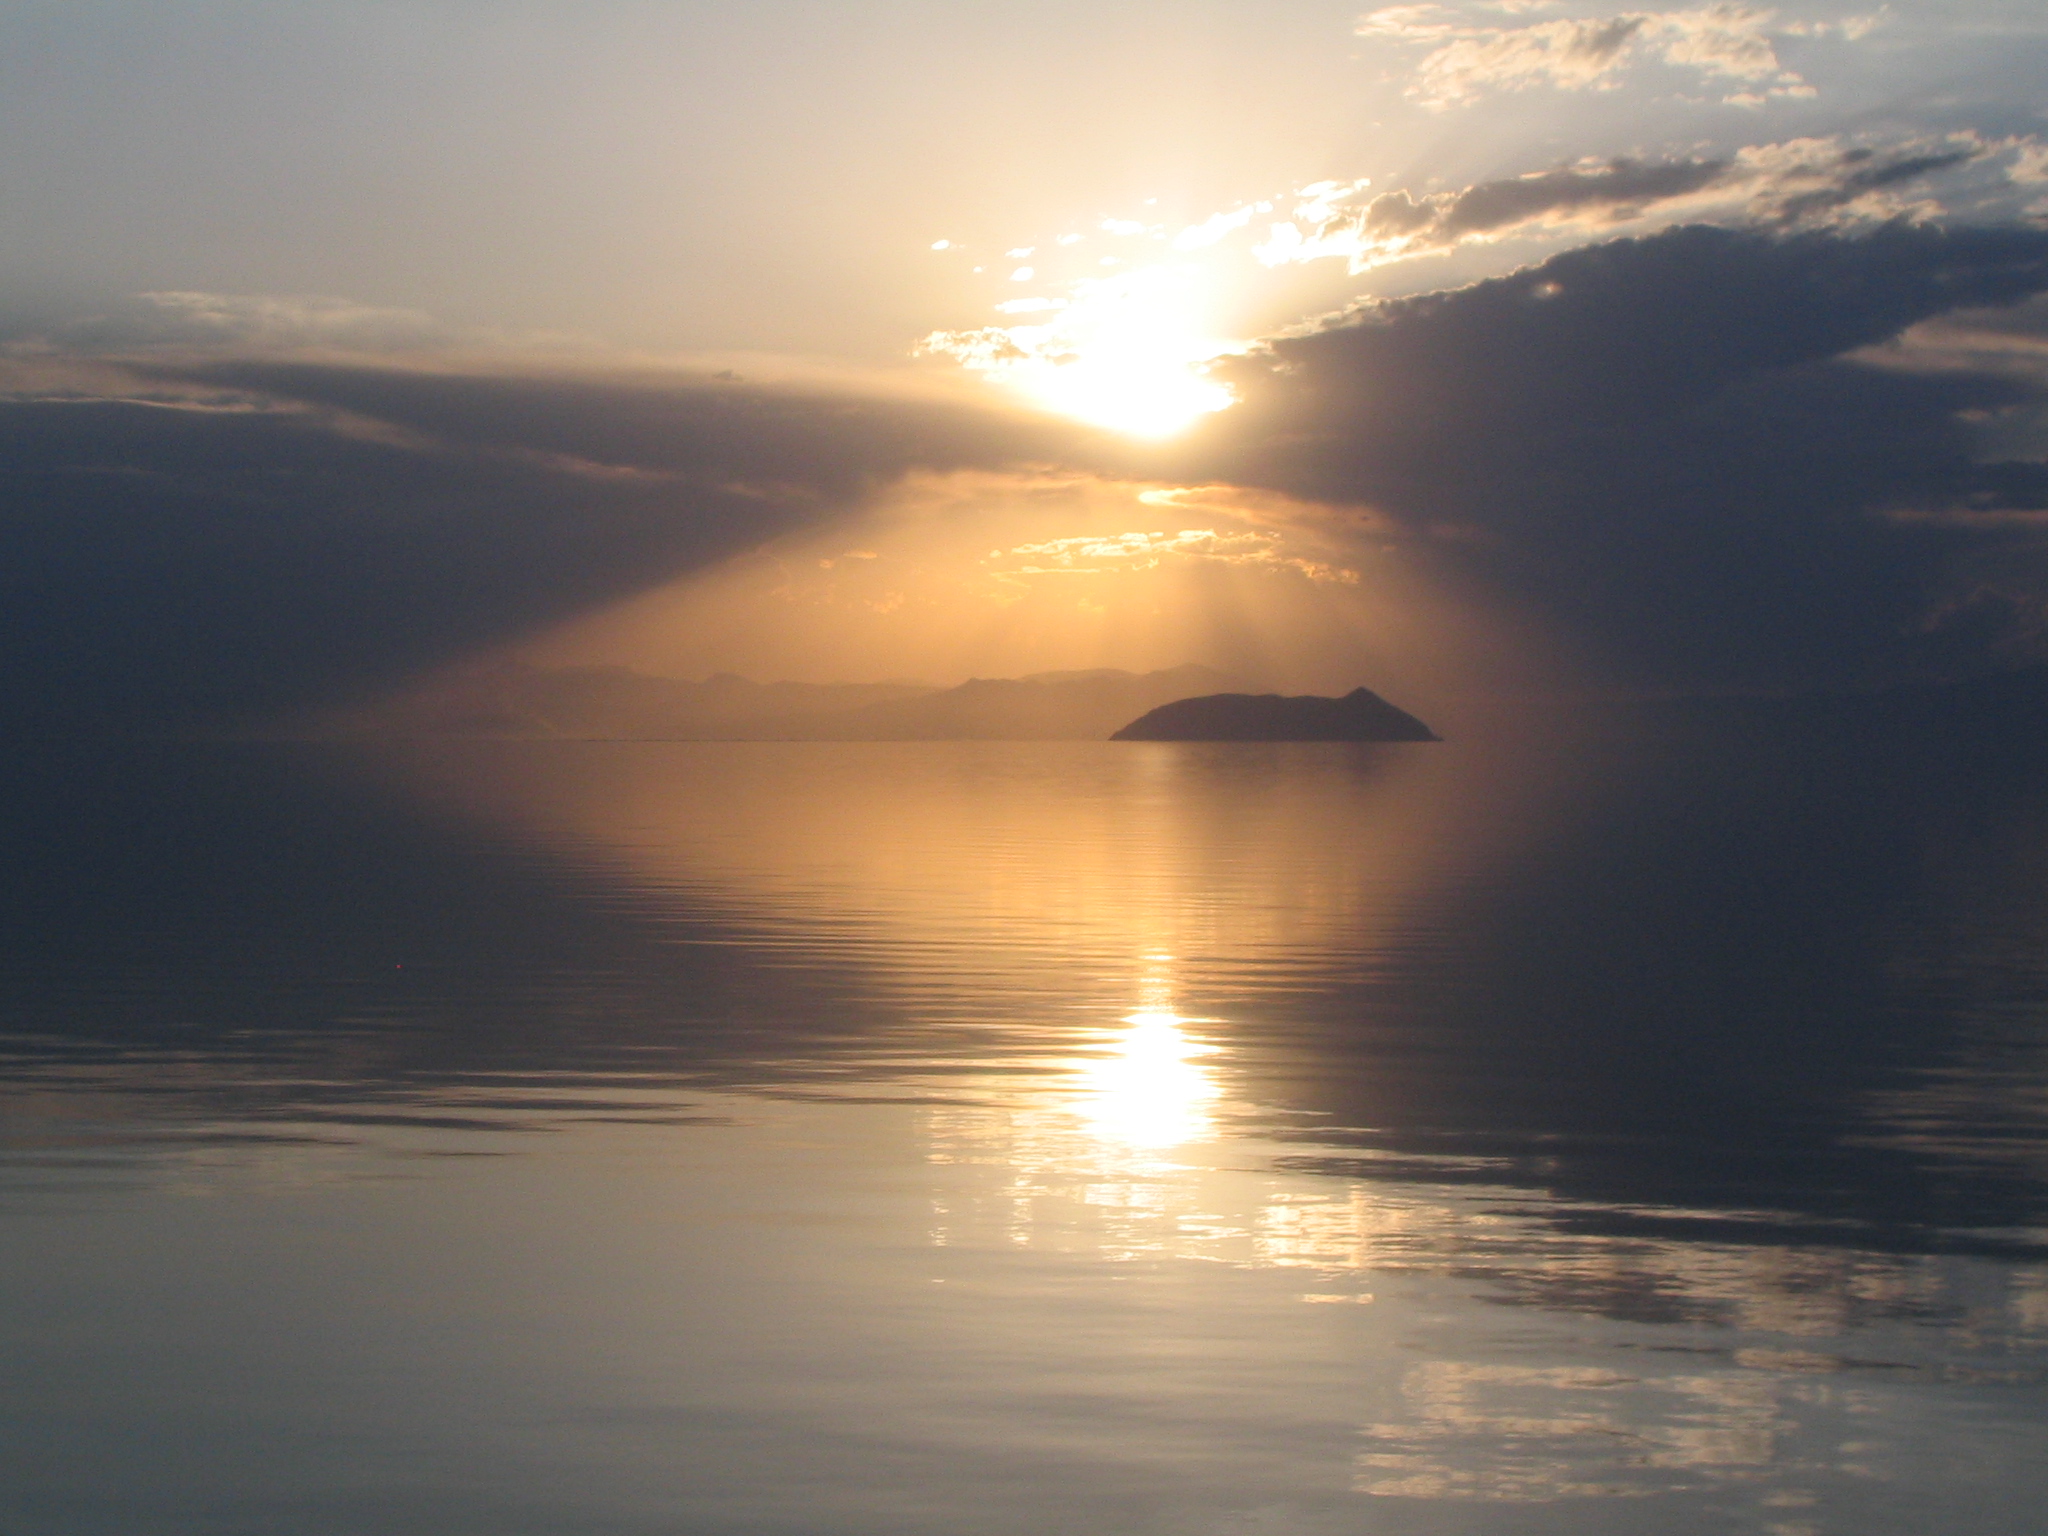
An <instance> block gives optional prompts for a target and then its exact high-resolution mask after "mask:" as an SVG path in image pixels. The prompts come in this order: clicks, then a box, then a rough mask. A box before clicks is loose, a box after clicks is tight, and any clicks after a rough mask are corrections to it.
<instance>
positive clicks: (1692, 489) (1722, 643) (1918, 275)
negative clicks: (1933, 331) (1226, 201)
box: [1201, 225, 2048, 686]
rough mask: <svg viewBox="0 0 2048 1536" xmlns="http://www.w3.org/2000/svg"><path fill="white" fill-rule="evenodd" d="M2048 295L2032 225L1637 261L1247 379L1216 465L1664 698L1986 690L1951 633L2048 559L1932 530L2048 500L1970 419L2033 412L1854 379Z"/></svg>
mask: <svg viewBox="0 0 2048 1536" xmlns="http://www.w3.org/2000/svg"><path fill="white" fill-rule="evenodd" d="M2044 289H2048V231H2042V230H2038V229H2032V228H2024V227H2008V228H1977V229H1956V230H1942V229H1937V228H1931V227H1925V226H1909V225H1889V226H1885V227H1882V228H1879V229H1877V230H1876V231H1874V232H1871V233H1868V234H1863V235H1855V236H1851V235H1841V234H1825V233H1809V234H1800V235H1791V236H1773V235H1770V234H1767V233H1761V232H1753V231H1752V232H1744V231H1731V230H1726V229H1718V228H1707V227H1688V228H1681V229H1675V230H1671V231H1668V232H1666V233H1663V234H1660V235H1657V236H1654V237H1650V238H1645V239H1637V240H1622V241H1615V242H1611V243H1609V244H1606V245H1601V246H1595V247H1590V248H1586V249H1581V250H1577V251H1572V252H1569V253H1567V254H1564V255H1561V256H1558V257H1555V258H1553V259H1552V260H1550V261H1547V262H1545V263H1543V264H1542V265H1541V266H1539V267H1535V268H1532V269H1530V270H1528V271H1525V272H1520V273H1517V274H1515V275H1513V276H1511V277H1506V278H1500V279H1496V280H1493V281H1489V282H1483V283H1479V284H1477V285H1475V286H1472V287H1470V288H1465V289H1461V290H1457V291H1455V292H1449V293H1439V294H1432V295H1428V296H1425V297H1420V298H1414V299H1406V300H1401V301H1398V302H1392V303H1387V304H1381V305H1376V306H1373V307H1371V308H1368V309H1363V310H1360V311H1359V312H1357V313H1355V314H1351V315H1348V316H1346V317H1343V318H1342V319H1341V320H1340V321H1338V322H1336V323H1333V324H1330V325H1328V326H1326V327H1324V328H1322V329H1319V330H1317V331H1314V332H1312V333H1310V334H1305V335H1298V336H1294V337H1290V338H1286V339H1282V340H1277V341H1274V342H1273V343H1271V344H1270V345H1269V346H1268V347H1266V348H1265V349H1263V350H1262V351H1261V352H1259V353H1256V354H1254V355H1252V356H1250V357H1247V358H1244V359H1241V360H1238V361H1237V362H1235V363H1234V364H1233V365H1231V367H1230V371H1229V376H1230V378H1231V380H1232V382H1233V383H1234V384H1235V385H1236V386H1237V387H1238V389H1239V390H1240V392H1241V394H1242V395H1243V403H1242V404H1241V405H1240V406H1239V407H1238V408H1237V409H1236V410H1234V411H1231V412H1229V413H1227V414H1225V415H1224V416H1222V417H1219V418H1216V420H1215V421H1214V423H1213V424H1212V425H1211V426H1210V427H1209V428H1208V429H1207V431H1206V433H1205V437H1204V440H1203V442H1202V444H1201V448H1202V451H1203V453H1204V455H1205V458H1204V462H1203V464H1202V469H1203V471H1204V472H1205V473H1207V474H1210V475H1213V476H1215V477H1217V478H1223V479H1233V480H1237V481H1239V482H1242V483H1250V484H1258V485H1265V486H1269V487H1272V488H1275V489H1279V490H1283V491H1287V492H1289V493H1292V494H1296V495H1303V496H1309V497H1314V498H1317V499H1320V500H1325V501H1332V502H1339V503H1351V504H1363V505H1369V506H1371V507H1372V508H1374V509H1375V510H1376V511H1378V512H1379V513H1380V514H1381V515H1382V516H1384V517H1386V518H1389V519H1392V520H1393V521H1394V522H1395V523H1396V524H1398V525H1401V526H1405V527H1406V528H1407V529H1408V530H1410V532H1411V534H1412V535H1413V536H1414V543H1415V544H1416V546H1417V547H1418V548H1422V549H1425V550H1427V551H1429V552H1430V553H1429V555H1428V558H1431V559H1433V560H1435V561H1436V562H1438V563H1439V565H1440V567H1441V568H1442V569H1444V570H1445V571H1447V572H1455V573H1456V574H1457V575H1458V576H1460V577H1461V578H1464V579H1470V580H1477V581H1479V582H1481V583H1483V584H1484V585H1485V586H1486V587H1487V588H1489V589H1490V590H1492V591H1493V592H1495V593H1496V594H1500V595H1504V596H1507V597H1510V598H1512V599H1514V600H1515V601H1517V602H1518V603H1521V604H1523V605H1525V606H1528V607H1531V608H1534V609H1536V610H1537V611H1539V612H1542V613H1544V614H1546V615H1548V616H1549V617H1550V618H1551V619H1553V620H1554V621H1557V622H1558V623H1560V624H1562V625H1564V626H1565V627H1566V629H1567V630H1568V631H1569V632H1570V633H1571V634H1572V635H1574V636H1576V637H1577V638H1578V639H1579V640H1580V641H1581V642H1583V643H1584V644H1586V645H1587V646H1588V647H1589V648H1590V649H1591V650H1593V651H1594V653H1595V654H1597V655H1599V656H1600V657H1602V658H1603V659H1604V660H1605V661H1606V662H1607V663H1608V665H1609V666H1610V667H1612V668H1613V669H1614V670H1615V671H1616V672H1617V673H1618V674H1621V675H1623V676H1626V677H1629V678H1630V679H1632V680H1633V681H1636V682H1639V683H1645V684H1661V685H1674V686H1694V685H1713V686H1744V685H1759V686H1761V685H1775V684H1789V683H1800V682H1814V681H1842V680H1846V679H1849V678H1854V677H1864V676H1875V675H1881V674H1884V673H1886V672H1891V671H1897V670H1898V669H1901V668H1908V667H1912V666H1915V665H1923V664H1932V662H1933V660H1934V659H1936V658H1937V657H1938V658H1939V660H1940V662H1941V664H1942V665H1946V666H1958V665H1964V664H1967V663H1968V661H1969V659H1970V658H1969V656H1967V655H1964V654H1959V653H1958V650H1957V648H1956V647H1955V646H1952V645H1945V644H1944V643H1942V642H1941V640H1940V636H1939V635H1938V634H1937V633H1936V631H1937V630H1938V629H1939V626H1938V625H1935V626H1934V628H1932V629H1931V628H1930V626H1929V615H1930V614H1931V613H1934V612H1936V611H1937V610H1938V609H1939V608H1940V607H1941V606H1942V604H1943V603H1944V602H1945V601H1948V600H1949V599H1950V597H1951V596H1952V594H1951V590H1950V589H1951V587H1952V584H1953V583H1954V582H1955V581H1956V580H1957V579H1958V572H1960V571H1963V570H1965V569H1967V567H1968V566H1969V565H1970V563H1971V562H1972V561H1974V560H1981V559H1982V558H1983V557H1984V552H1985V550H1986V549H1987V547H1990V546H1994V545H1995V546H1999V547H2010V546H2013V545H2015V544H2022V543H2029V542H2031V541H2033V540H2036V539H2038V537H2039V534H2038V532H2037V531H2036V530H2034V529H2032V528H2020V527H2016V526H2013V525H2010V524H2008V525H2006V526H2003V527H1999V528H1990V527H1986V526H1983V525H1982V524H1981V522H1980V523H1979V524H1978V525H1968V524H1966V522H1965V521H1963V520H1958V519H1945V518H1943V517H1940V516H1935V515H1924V514H1931V513H1938V512H1940V511H1941V510H1942V509H1947V508H1966V507H1967V506H1969V505H1970V504H1971V502H1972V499H1973V498H1976V499H1978V500H1982V499H1983V498H1985V497H1991V498H1993V499H1997V498H2000V497H2006V498H2009V497H2011V496H2013V495H2015V494H2018V493H2020V492H2021V491H2022V490H2024V489H2025V488H2026V487H2031V486H2035V485H2038V484H2039V483H2040V481H2041V479H2042V466H2040V465H2036V464H2025V463H2019V464H2007V465H2003V466H1986V465H1982V464H1979V463H1978V462H1976V460H1975V458H1974V457H1973V454H1972V428H1971V426H1970V424H1969V422H1968V421H1967V420H1966V419H1965V418H1966V417H1970V416H1982V415H1985V414H1987V413H1989V414H1995V413H1997V412H2000V411H2003V410H2009V409H2011V408H2014V407H2016V406H2018V405H2020V404H2022V403H2024V402H2026V401H2027V400H2028V399H2030V398H2031V397H2032V394H2031V386H2030V385H2028V384H2027V383H2025V382H2024V381H2022V380H2019V379H2017V378H2015V377H2013V376H2011V375H2003V376H2001V375H1994V374H1992V373H1988V372H1974V371H1970V370H1967V369H1946V370H1943V371H1938V372H1920V373H1916V372H1913V371H1910V370H1908V369H1903V368H1900V367H1896V366H1879V365H1877V364H1875V363H1872V362H1869V361H1865V360H1857V359H1853V358H1851V357H1850V356H1849V354H1851V353H1853V352H1855V351H1856V350H1857V349H1859V348H1867V347H1869V346H1871V345H1872V344H1875V343H1880V342H1884V341H1886V340H1888V339H1890V338H1892V337H1895V336H1897V335H1898V334H1899V333H1900V332H1901V331H1902V330H1904V329H1905V328H1906V327H1908V326H1910V325H1912V324H1914V323H1915V322H1917V321H1921V320H1924V319H1926V318H1928V317H1930V316H1935V315H1939V314H1943V313H1945V312H1947V311H1950V310H1956V309H1963V308H1974V307H1982V306H1989V305H2000V304H2007V303H2013V302H2016V301H2018V300H2021V299H2024V298H2026V297H2027V296H2029V295H2031V294H2033V293H2036V292H2039V291H2042V290H2044ZM2029 494H2031V492H2029ZM1902 514H1923V515H1902ZM1443 532H1448V533H1450V534H1452V535H1454V536H1453V537H1449V538H1432V537H1431V535H1432V534H1433V533H1443ZM2024 563H2025V562H2023V561H2017V562H2016V561H2014V560H2007V561H2005V562H2004V567H2005V568H2008V569H2011V568H2015V566H2016V565H2017V564H2024ZM1978 617H1980V618H1981V614H1980V615H1978ZM1974 654H1979V655H1980V659H1981V656H1982V655H1988V654H1989V653H1988V652H1985V651H1983V648H1982V647H1981V646H1978V647H1977V648H1976V652H1975V653H1974Z"/></svg>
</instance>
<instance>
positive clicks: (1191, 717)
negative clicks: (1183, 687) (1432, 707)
mask: <svg viewBox="0 0 2048 1536" xmlns="http://www.w3.org/2000/svg"><path fill="white" fill-rule="evenodd" d="M1441 739H1442V738H1441V737H1439V736H1438V735H1437V734H1436V732H1434V731H1432V730H1431V729H1430V728H1429V727H1428V726H1426V725H1424V724H1423V723H1422V722H1421V721H1420V720H1418V719H1416V718H1415V717H1414V716H1413V715H1411V714H1409V713H1408V712H1407V711H1406V710H1405V709H1397V708H1395V707H1394V706H1393V705H1392V704H1389V703H1388V702H1387V701H1386V700H1385V699H1383V698H1381V697H1380V696H1379V695H1378V694H1376V693H1374V692H1372V691H1371V690H1370V689H1367V688H1354V689H1353V690H1352V691H1351V692H1349V693H1347V694H1345V695H1344V697H1343V698H1341V699H1326V698H1322V697H1319V696H1317V695H1315V694H1308V695H1304V696H1302V697H1300V698H1283V697H1281V696H1280V695H1279V694H1277V693H1261V694H1250V693H1215V694H1209V695H1207V696H1206V697H1203V698H1194V699H1180V700H1177V701H1176V702H1174V703H1171V704H1164V705H1161V706H1160V707H1159V708H1158V709H1155V710H1153V711H1152V712H1151V713H1149V714H1147V715H1144V716H1142V717H1140V718H1139V719H1136V720H1133V721H1132V722H1131V723H1130V724H1129V725H1127V726H1125V727H1124V728H1123V729H1122V730H1120V731H1118V732H1116V734H1115V735H1113V736H1111V737H1110V740H1111V741H1439V740H1441Z"/></svg>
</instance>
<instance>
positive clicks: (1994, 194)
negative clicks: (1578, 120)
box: [1255, 133, 2042, 273]
mask: <svg viewBox="0 0 2048 1536" xmlns="http://www.w3.org/2000/svg"><path fill="white" fill-rule="evenodd" d="M2041 148H2042V146H2041V145H2040V144H2038V143H2037V142H2036V141H2034V140H2032V139H2024V138H2021V139H2000V140H1986V139H1984V138H1981V137H1979V136H1978V135H1975V134H1971V133H1950V134H1935V135H1920V136H1913V137H1907V138H1895V139H1891V140H1888V141H1880V142H1877V143H1867V142H1859V141H1856V140H1851V139H1844V138H1802V139H1792V140H1787V141H1785V142H1782V143H1777V144H1759V145H1751V146H1748V147H1746V148H1743V149H1741V150H1738V151H1737V152H1736V153H1734V154H1733V155H1729V156H1726V157H1722V158H1715V159H1700V158H1677V159H1666V160H1631V159H1616V160H1589V161H1581V162H1579V163H1578V164H1575V165H1566V166H1558V167H1554V168H1552V169H1550V170H1545V171H1537V172H1533V173H1531V174H1528V175H1524V176H1514V177H1505V178H1502V179H1500V180H1496V181H1486V182H1479V183H1477V184H1475V185H1473V186H1470V187H1465V188H1462V189H1457V190H1453V191H1446V192H1433V193H1422V194H1417V193H1413V192H1409V191H1405V190H1397V191H1391V192H1384V193H1381V194H1380V195H1378V196H1376V197H1367V196H1366V195H1365V189H1364V185H1363V184H1357V183H1354V184H1351V185H1350V186H1347V187H1344V188H1342V189H1338V190H1335V191H1333V190H1331V189H1330V188H1329V187H1328V186H1327V185H1324V186H1318V187H1311V188H1305V189H1304V190H1303V191H1302V192H1301V193H1300V194H1297V197H1298V198H1299V201H1298V202H1297V204H1296V207H1295V210H1294V214H1295V216H1294V218H1293V219H1291V220H1290V221H1288V222H1287V223H1284V224H1276V225H1273V226H1272V227H1271V233H1270V235H1269V237H1268V238H1267V239H1266V240H1265V241H1264V242H1263V243H1262V244H1260V245H1259V246H1257V247H1256V248H1255V254H1256V255H1257V256H1258V258H1259V259H1260V260H1261V261H1262V262H1264V263H1265V264H1266V265H1268V266H1277V265H1280V264H1283V263H1288V262H1306V261H1322V260H1330V259H1339V260H1343V261H1344V262H1345V263H1346V264H1347V265H1348V266H1349V267H1350V269H1351V271H1353V272H1355V273H1363V272H1368V271H1372V270H1374V269H1375V268H1378V267H1383V266H1388V265H1391V264H1392V263H1394V262H1398V261H1408V260H1412V259H1414V258H1416V257H1420V256H1436V255H1444V254H1447V253H1448V252H1450V251H1453V250H1456V249H1458V248H1459V247H1461V246H1466V245H1474V244H1488V243H1493V242H1497V241H1502V240H1510V239H1528V238H1532V237H1540V238H1551V239H1558V238H1573V237H1577V238H1581V239H1583V238H1586V237H1587V236H1589V235H1593V236H1597V235H1601V234H1613V233H1616V232H1618V230H1619V227H1620V226H1624V225H1636V226H1638V227H1644V226H1654V225H1657V224H1669V223H1675V222H1678V221H1680V220H1686V219H1701V218H1713V219H1715V220H1716V221H1717V222H1723V223H1746V224H1756V225H1767V226H1773V227H1778V228H1791V227H1802V226H1808V227H1812V226H1835V227H1839V226H1845V225H1853V224H1862V225H1876V224H1880V223H1884V222H1888V221H1891V220H1895V219H1900V218H1907V217H1914V218H1928V217H1936V216H1940V215H1945V214H1949V213H1951V212H1957V211H1960V212H1965V213H1969V214H1973V215H1977V216H1979V217H1981V216H1983V215H1985V214H1996V213H2001V212H2002V213H2007V214H2010V213H2015V212H2018V211H2020V208H2019V203H2020V202H2021V201H2022V199H2023V196H2024V194H2025V189H2026V188H2029V187H2031V185H2032V183H2031V181H2029V180H2028V179H2027V178H2028V177H2029V176H2030V175H2031V173H2032V168H2033V165H2034V161H2035V159H2036V158H2037V156H2038V152H2039V151H2040V149H2041ZM1933 178H1941V184H1940V190H1941V200H1939V201H1937V200H1936V199H1935V197H1934V195H1933V189H1932V186H1931V184H1930V183H1931V181H1932V179H1933ZM2016 194H2018V196H2016Z"/></svg>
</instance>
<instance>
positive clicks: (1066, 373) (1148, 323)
mask: <svg viewBox="0 0 2048 1536" xmlns="http://www.w3.org/2000/svg"><path fill="white" fill-rule="evenodd" d="M1200 297H1201V284H1200V278H1199V274H1197V273H1196V272H1195V271H1194V270H1193V269H1192V268H1190V267H1187V266H1151V267H1141V268H1137V269H1134V270H1132V271H1128V272H1124V273H1119V274H1117V275H1115V276H1113V277H1105V278H1095V279H1089V280H1085V281H1083V282H1080V283H1077V284H1075V285H1074V288H1073V290H1072V293H1071V296H1070V297H1068V298H1065V299H1027V300H1018V301H1014V302H1012V303H1010V304H1006V305H1003V306H1000V307H1001V308H1003V309H1005V310H1006V311H1008V312H1011V313H1029V314H1034V315H1038V314H1042V315H1044V316H1045V318H1044V319H1043V320H1036V319H1034V320H1033V321H1031V322H1028V323H1023V324H1017V325H1010V326H1001V327H995V326H991V327H988V328H986V329H983V330H978V331H942V332H935V333H934V334H933V335H931V336H929V337H927V338H926V339H925V343H924V348H925V350H927V351H931V352H942V353H946V354H948V355H950V356H952V357H955V358H957V359H959V361H960V362H962V363H963V364H965V365H966V366H967V367H968V368H970V369H972V370H974V371H975V372H977V373H979V374H981V375H982V376H983V377H984V378H987V379H988V380H990V381H991V382H992V383H996V384H1000V385H1002V386H1004V387H1005V388H1008V389H1010V390H1013V391H1015V392H1016V393H1017V394H1019V395H1021V396H1023V397H1024V398H1025V399H1027V400H1029V401H1030V402H1031V403H1032V404H1034V405H1036V406H1038V407H1040V408H1041V409H1043V410H1048V411H1053V412H1056V413H1058V414H1059V415H1062V416H1071V417H1074V418H1075V419H1077V420H1080V421H1085V422H1089V423H1091V424H1092V425H1095V426H1099V427H1107V428H1109V429H1110V430H1112V431H1116V432H1123V433H1127V434H1129V435H1131V436H1133V437H1148V438H1158V437H1171V436H1173V435H1174V434H1175V433H1178V432H1182V431H1185V430H1186V429H1187V428H1189V427H1190V426H1192V425H1194V423H1195V422H1197V421H1199V420H1200V419H1201V418H1202V417H1204V416H1207V415H1211V414H1213V413H1215V412H1217V411H1221V410H1226V409H1228V408H1229V407H1230V406H1231V405H1233V404H1235V403H1236V398H1237V397H1236V396H1235V395H1234V394H1233V393H1232V392H1231V389H1230V387H1229V386H1228V385H1227V384H1224V383H1222V382H1221V381H1220V380H1217V379H1215V378H1213V377H1211V376H1210V375H1209V373H1208V371H1207V365H1208V364H1210V363H1212V362H1213V361H1215V359H1217V358H1219V357H1222V356H1225V355H1227V354H1229V353H1232V352H1236V351H1239V350H1241V346H1240V344H1239V343H1236V342H1231V341H1224V340H1219V339H1217V338H1215V337H1213V336H1210V335H1208V334H1206V333H1205V330H1204V328H1203V326H1202V324H1201V322H1200V315H1201V312H1202V308H1203V305H1202V304H1201V303H1200Z"/></svg>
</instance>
